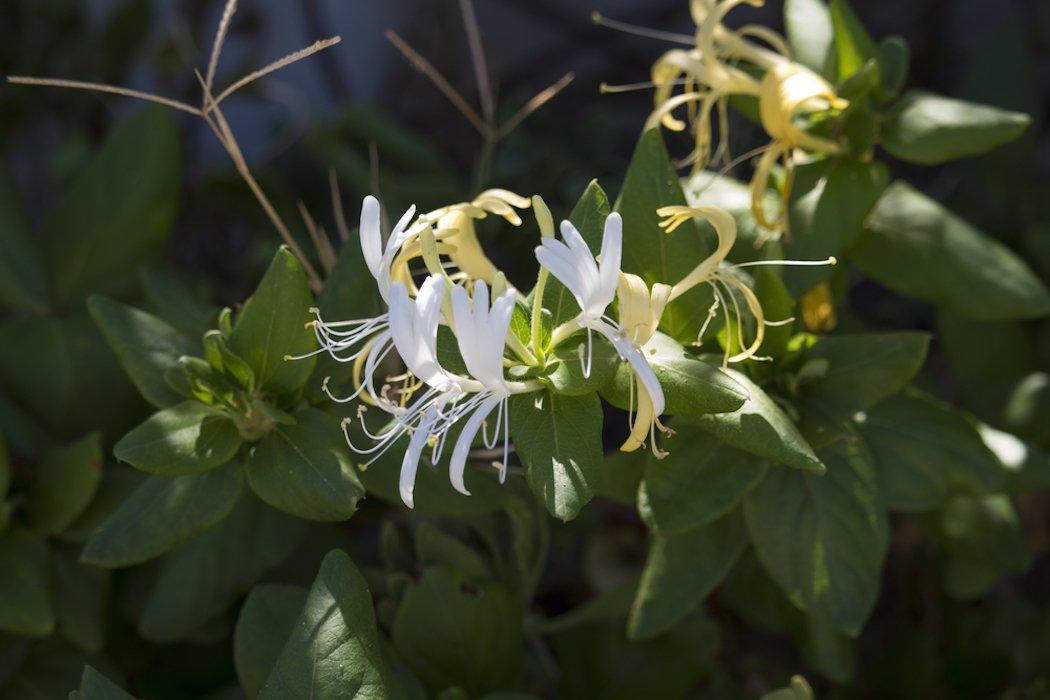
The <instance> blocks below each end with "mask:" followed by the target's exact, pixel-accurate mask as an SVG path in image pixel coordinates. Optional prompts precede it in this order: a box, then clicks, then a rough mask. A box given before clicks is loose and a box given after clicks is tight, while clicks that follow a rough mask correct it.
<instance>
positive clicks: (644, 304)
mask: <svg viewBox="0 0 1050 700" xmlns="http://www.w3.org/2000/svg"><path fill="white" fill-rule="evenodd" d="M670 296H671V287H670V286H669V285H666V284H660V283H656V284H654V285H653V288H652V291H651V292H650V290H649V287H648V286H646V284H645V281H644V280H642V278H641V277H638V276H637V275H631V274H627V273H624V272H621V273H620V279H619V284H618V285H617V289H616V298H617V302H618V308H619V317H620V319H619V321H620V328H622V329H623V330H624V332H626V334H627V338H628V339H629V340H630V341H631V342H632V343H634V345H635V346H637V347H638V348H640V349H641V352H642V353H644V352H645V349H644V348H645V344H646V343H648V342H649V340H650V339H651V338H652V337H653V334H654V333H656V329H657V327H659V325H660V317H661V316H662V315H663V313H664V307H665V306H666V305H667V301H668V299H669V298H670ZM635 386H637V388H638V405H637V408H636V410H634V411H631V413H632V414H633V415H631V416H630V418H629V420H630V423H631V434H630V435H629V436H628V437H627V439H626V440H625V441H624V443H623V444H622V445H621V446H620V450H621V451H622V452H634V451H635V450H637V449H638V448H639V447H642V446H644V445H645V443H646V441H647V440H648V442H649V444H650V446H651V449H652V451H653V454H654V455H655V456H656V457H657V458H663V457H665V456H667V452H665V451H664V450H661V449H660V448H659V447H657V445H656V433H657V431H660V432H663V433H668V434H669V433H671V430H670V428H668V427H667V426H665V425H663V424H662V423H661V422H660V416H658V415H657V414H656V410H655V407H654V406H653V401H652V397H650V396H649V393H648V392H647V391H646V389H645V386H644V384H643V383H642V382H640V381H638V380H637V377H636V376H632V378H631V399H632V400H631V404H632V406H633V403H634V387H635Z"/></svg>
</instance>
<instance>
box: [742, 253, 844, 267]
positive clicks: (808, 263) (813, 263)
mask: <svg viewBox="0 0 1050 700" xmlns="http://www.w3.org/2000/svg"><path fill="white" fill-rule="evenodd" d="M838 262H839V260H838V258H836V257H835V256H834V255H832V256H829V257H827V258H825V259H824V260H755V261H754V262H746V263H739V264H735V265H733V267H758V266H759V265H781V266H783V267H822V266H824V265H838Z"/></svg>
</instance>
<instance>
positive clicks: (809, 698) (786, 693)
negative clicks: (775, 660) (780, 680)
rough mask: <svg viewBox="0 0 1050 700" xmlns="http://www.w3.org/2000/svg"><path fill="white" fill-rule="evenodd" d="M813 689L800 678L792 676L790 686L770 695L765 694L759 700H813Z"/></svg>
mask: <svg viewBox="0 0 1050 700" xmlns="http://www.w3.org/2000/svg"><path fill="white" fill-rule="evenodd" d="M814 697H815V696H814V695H813V689H812V688H810V687H809V683H807V682H806V679H805V678H803V677H802V676H792V677H791V685H789V686H786V687H784V688H780V689H779V690H774V691H773V692H772V693H766V694H765V695H763V696H762V699H761V700H814Z"/></svg>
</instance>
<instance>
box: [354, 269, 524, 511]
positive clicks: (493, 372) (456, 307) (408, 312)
mask: <svg viewBox="0 0 1050 700" xmlns="http://www.w3.org/2000/svg"><path fill="white" fill-rule="evenodd" d="M445 288H446V282H445V280H444V278H443V277H441V276H440V275H432V276H430V277H428V278H427V280H426V281H425V282H424V283H423V284H422V286H421V287H420V289H419V293H418V294H417V296H416V298H415V299H412V298H410V297H409V295H408V289H407V288H406V287H405V285H403V284H401V283H400V282H394V283H393V284H392V285H391V288H390V293H389V302H390V328H389V331H386V332H385V333H383V334H382V335H381V336H380V339H379V341H377V346H378V347H380V348H381V349H380V351H379V354H380V355H381V356H385V355H386V354H387V353H388V352H389V351H390V349H391V348H393V349H395V350H396V351H397V353H398V355H400V357H401V359H402V361H403V362H404V363H405V366H406V368H407V369H408V372H409V373H410V374H411V375H412V376H414V377H415V378H416V379H418V380H419V382H421V383H422V384H424V385H425V386H426V387H427V388H426V390H425V391H424V392H423V393H422V394H420V395H419V396H418V397H416V398H414V399H413V400H412V402H411V403H410V404H409V405H407V406H404V405H402V403H401V402H400V401H395V400H393V399H392V398H391V397H388V396H387V395H386V389H384V391H383V392H381V395H379V396H375V394H373V396H375V398H377V399H378V401H377V403H378V405H379V407H380V408H382V409H383V410H384V411H386V412H387V413H389V414H391V415H392V416H393V418H394V420H393V422H392V423H391V424H390V425H389V426H387V427H385V428H384V429H383V430H381V431H379V432H378V433H372V432H370V431H368V429H367V427H365V426H364V421H363V420H362V427H363V428H364V430H365V433H366V434H367V435H368V437H370V438H371V439H372V440H373V441H374V444H373V445H372V446H370V447H368V448H364V449H360V448H358V447H357V446H355V445H354V444H353V442H352V441H350V437H349V434H347V441H348V442H349V443H350V446H351V448H352V449H354V451H356V452H358V453H359V454H368V455H374V456H373V457H372V460H371V461H375V460H376V459H378V458H379V457H380V456H381V455H383V454H384V453H385V452H386V451H387V450H388V449H390V448H391V447H392V446H393V445H394V444H395V443H396V442H397V441H398V440H399V439H400V438H401V437H403V436H404V435H406V434H409V435H411V438H410V439H409V443H408V447H407V449H406V450H405V454H404V457H403V459H402V462H401V476H400V482H399V491H400V495H401V499H402V500H403V501H404V502H405V505H407V506H408V507H409V508H411V507H413V505H414V501H413V490H414V486H415V478H416V472H417V471H418V467H419V460H420V458H421V457H422V454H423V450H424V448H425V447H427V446H428V445H429V446H431V447H432V449H433V451H432V455H431V461H432V462H437V461H438V460H439V459H440V458H441V453H442V452H443V450H444V444H445V439H446V437H447V435H448V431H449V430H450V429H451V428H452V427H453V426H454V425H456V424H457V423H458V422H459V421H460V420H462V419H464V418H466V419H467V420H466V423H465V424H464V426H463V430H462V431H461V432H460V435H459V438H458V439H457V440H456V444H455V447H454V448H453V451H452V457H451V461H450V463H449V480H450V481H451V482H452V486H453V487H454V488H455V489H456V490H457V491H459V492H460V493H462V494H464V495H467V496H469V495H470V492H469V491H468V490H467V488H466V484H465V483H464V473H465V471H466V464H467V457H468V454H469V452H470V448H471V445H472V444H473V442H474V439H475V438H476V437H477V434H478V432H479V431H482V434H483V441H484V444H485V446H486V447H487V448H489V449H493V448H494V447H495V446H496V444H497V442H498V440H499V434H500V430H501V429H502V431H503V462H502V464H501V469H500V480H501V481H503V480H504V479H505V477H506V471H507V459H508V453H509V440H510V431H509V426H508V419H509V413H508V399H509V397H510V396H511V394H512V393H514V392H515V390H529V389H534V388H535V387H532V386H531V385H529V386H526V385H521V384H519V385H515V386H512V385H511V384H510V383H508V382H507V381H506V380H505V379H504V377H503V353H504V348H505V347H506V338H507V331H508V329H509V327H510V319H511V315H512V314H513V312H514V304H515V300H516V296H517V293H516V292H515V291H514V290H512V289H511V290H507V291H506V292H504V293H503V294H502V295H500V297H499V298H498V299H496V301H495V302H493V303H492V304H491V306H490V304H489V290H488V286H487V285H486V284H485V283H484V282H480V281H479V282H476V283H475V285H474V299H473V301H471V299H470V298H469V297H468V295H467V291H466V289H464V288H463V287H458V286H456V287H453V288H452V304H451V308H452V316H453V318H452V320H453V322H454V325H455V328H456V332H457V340H458V343H459V348H460V354H461V355H462V356H463V361H464V363H465V364H466V366H467V370H468V372H469V373H470V375H471V376H470V377H462V376H459V375H456V374H453V373H452V372H449V371H448V370H447V369H445V368H444V367H442V365H441V363H440V361H439V360H438V356H437V330H438V325H439V323H440V322H441V313H442V303H443V301H444V298H445ZM365 383H366V384H367V385H369V386H370V385H371V383H372V380H371V376H368V377H366V381H365ZM493 411H497V414H496V425H495V428H494V430H493V431H492V434H491V436H490V435H489V432H488V430H487V428H486V427H485V421H486V419H487V418H488V417H489V415H491V414H492V412H493ZM468 416H469V417H468ZM348 422H349V420H347V421H344V432H345V431H346V426H347V423H348ZM483 428H484V429H483Z"/></svg>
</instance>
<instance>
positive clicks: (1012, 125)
mask: <svg viewBox="0 0 1050 700" xmlns="http://www.w3.org/2000/svg"><path fill="white" fill-rule="evenodd" d="M1031 121H1032V120H1031V118H1030V117H1029V116H1028V115H1027V114H1021V113H1020V112H1010V111H1007V110H1004V109H998V108H996V107H989V106H987V105H980V104H975V103H973V102H966V101H963V100H953V99H951V98H948V97H942V96H941V95H935V94H934V93H932V92H926V91H924V90H910V91H908V92H907V93H906V94H905V95H904V97H903V98H901V100H900V102H898V103H897V104H896V105H894V107H893V109H892V110H890V112H889V114H888V115H887V116H886V121H885V122H884V125H883V131H882V145H883V146H884V147H885V148H886V150H887V151H889V152H890V153H892V154H893V155H894V156H896V157H898V158H900V159H901V160H906V161H909V162H911V163H920V164H922V165H938V164H940V163H946V162H948V161H950V160H958V159H959V158H967V157H970V156H977V155H981V154H983V153H987V152H988V151H991V150H993V149H995V148H998V147H999V146H1001V145H1003V144H1005V143H1009V142H1010V141H1013V140H1014V139H1016V138H1017V137H1019V136H1020V135H1021V134H1022V133H1024V130H1025V129H1027V128H1028V125H1029V124H1030V123H1031Z"/></svg>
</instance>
